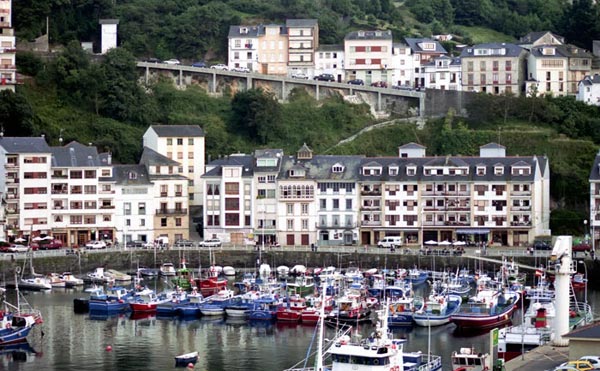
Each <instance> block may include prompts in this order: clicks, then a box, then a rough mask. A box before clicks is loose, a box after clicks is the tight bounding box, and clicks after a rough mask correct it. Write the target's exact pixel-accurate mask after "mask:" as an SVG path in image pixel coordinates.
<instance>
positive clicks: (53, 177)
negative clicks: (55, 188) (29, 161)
mask: <svg viewBox="0 0 600 371" xmlns="http://www.w3.org/2000/svg"><path fill="white" fill-rule="evenodd" d="M68 178H69V176H68V175H67V174H52V179H68Z"/></svg>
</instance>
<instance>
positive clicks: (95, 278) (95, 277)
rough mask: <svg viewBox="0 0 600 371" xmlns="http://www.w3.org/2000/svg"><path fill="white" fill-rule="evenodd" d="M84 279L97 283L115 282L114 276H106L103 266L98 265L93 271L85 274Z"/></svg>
mask: <svg viewBox="0 0 600 371" xmlns="http://www.w3.org/2000/svg"><path fill="white" fill-rule="evenodd" d="M84 281H89V282H91V283H99V284H105V283H115V280H114V278H111V277H108V276H106V275H105V274H104V268H103V267H98V268H96V269H95V270H94V271H93V272H91V273H88V274H87V275H86V276H85V279H84Z"/></svg>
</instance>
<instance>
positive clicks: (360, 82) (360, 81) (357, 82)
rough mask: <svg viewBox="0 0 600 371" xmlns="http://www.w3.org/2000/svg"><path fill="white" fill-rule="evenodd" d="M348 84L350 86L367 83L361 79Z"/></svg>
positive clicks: (350, 81) (349, 81)
mask: <svg viewBox="0 0 600 371" xmlns="http://www.w3.org/2000/svg"><path fill="white" fill-rule="evenodd" d="M348 84H350V85H364V84H365V82H364V81H363V80H361V79H354V80H348Z"/></svg>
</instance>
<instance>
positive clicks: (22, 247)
mask: <svg viewBox="0 0 600 371" xmlns="http://www.w3.org/2000/svg"><path fill="white" fill-rule="evenodd" d="M27 251H29V246H25V245H21V244H13V245H10V247H9V248H8V252H27Z"/></svg>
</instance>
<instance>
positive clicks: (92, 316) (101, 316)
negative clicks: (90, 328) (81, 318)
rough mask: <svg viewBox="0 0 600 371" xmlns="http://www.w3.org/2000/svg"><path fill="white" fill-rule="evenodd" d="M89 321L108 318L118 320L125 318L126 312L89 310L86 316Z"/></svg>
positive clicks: (107, 319)
mask: <svg viewBox="0 0 600 371" xmlns="http://www.w3.org/2000/svg"><path fill="white" fill-rule="evenodd" d="M88 318H89V319H90V320H91V321H109V320H118V319H122V318H123V319H126V318H127V313H109V314H107V313H106V312H102V311H101V312H95V311H91V312H90V315H89V317H88Z"/></svg>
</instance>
